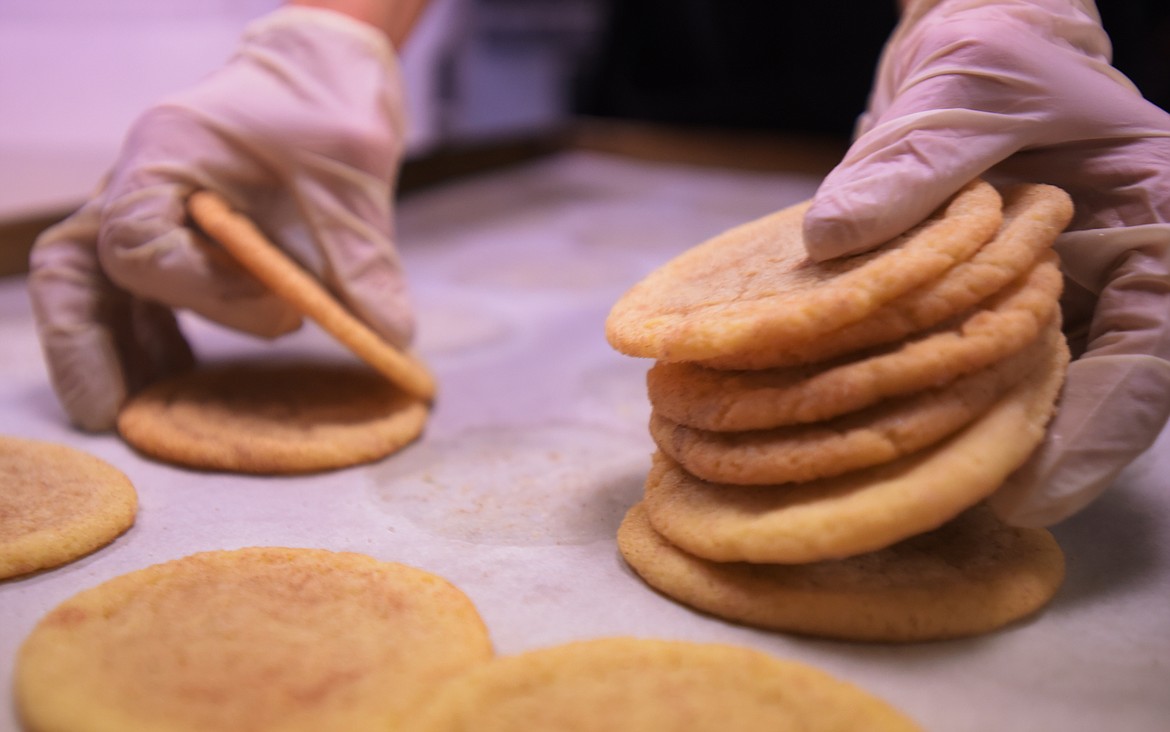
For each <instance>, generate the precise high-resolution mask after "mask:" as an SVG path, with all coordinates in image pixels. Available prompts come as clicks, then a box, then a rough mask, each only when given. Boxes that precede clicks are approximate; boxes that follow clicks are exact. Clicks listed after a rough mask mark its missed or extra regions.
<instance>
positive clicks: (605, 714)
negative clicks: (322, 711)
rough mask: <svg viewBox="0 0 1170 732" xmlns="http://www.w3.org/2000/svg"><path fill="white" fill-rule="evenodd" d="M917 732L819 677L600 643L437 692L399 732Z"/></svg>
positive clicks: (721, 651)
mask: <svg viewBox="0 0 1170 732" xmlns="http://www.w3.org/2000/svg"><path fill="white" fill-rule="evenodd" d="M797 729H799V730H804V731H805V732H820V731H821V730H824V731H825V732H828V731H829V730H837V731H844V730H867V731H869V732H883V731H893V730H906V731H909V730H917V729H919V727H918V726H917V725H915V724H914V722H912V721H911V720H910V719H909V718H907V717H906V716H905V715H904V714H902V713H901V712H899V711H897V710H895V709H894V708H893V707H892V706H890V705H889V704H887V703H886V702H884V701H882V700H880V699H878V698H876V697H874V696H872V695H871V694H869V693H867V692H865V691H863V690H861V689H859V688H857V687H856V686H853V685H852V684H849V683H847V682H844V681H841V680H839V679H837V678H835V677H833V676H830V675H829V674H827V673H825V672H823V671H820V670H818V669H816V668H813V667H810V666H807V665H804V664H800V663H796V662H793V661H782V660H780V659H777V658H773V657H771V656H769V655H766V654H764V653H762V652H760V651H756V650H752V649H749V648H742V647H738V646H732V645H724V644H716V643H691V642H685V641H668V640H653V639H642V638H623V637H618V638H600V639H596V640H588V641H578V642H574V643H568V644H565V645H561V646H554V647H552V648H544V649H540V650H535V651H529V652H527V653H524V654H520V655H516V656H508V657H500V658H497V659H495V660H493V661H492V662H491V663H490V664H488V665H486V666H482V667H480V668H478V669H475V670H473V671H471V672H470V673H467V674H465V675H463V676H461V677H459V678H457V679H455V680H454V681H452V682H451V683H449V684H447V685H446V686H444V687H443V688H441V689H439V690H438V692H437V693H436V694H435V697H434V698H433V699H432V700H431V701H430V702H429V703H428V704H427V705H426V708H425V709H423V710H422V711H421V712H420V713H419V715H418V716H417V717H416V718H414V719H412V720H411V721H410V724H408V725H407V726H406V727H404V728H403V730H404V732H456V731H457V730H476V732H516V731H517V730H558V732H625V731H627V730H628V731H629V732H648V731H650V730H670V731H671V732H728V731H729V730H735V732H755V731H756V730H760V731H761V732H762V731H763V730H769V731H772V730H797Z"/></svg>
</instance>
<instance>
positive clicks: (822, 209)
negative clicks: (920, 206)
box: [803, 184, 921, 262]
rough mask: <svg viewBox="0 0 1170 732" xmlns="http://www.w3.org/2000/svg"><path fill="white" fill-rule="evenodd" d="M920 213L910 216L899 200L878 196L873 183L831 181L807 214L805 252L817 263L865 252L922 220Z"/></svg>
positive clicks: (817, 196)
mask: <svg viewBox="0 0 1170 732" xmlns="http://www.w3.org/2000/svg"><path fill="white" fill-rule="evenodd" d="M918 214H919V212H918V211H917V210H910V211H909V213H908V215H907V212H906V211H905V207H904V206H902V205H899V202H898V201H895V200H886V199H885V198H883V197H881V196H877V195H875V194H874V192H873V190H872V188H871V187H870V186H858V185H851V186H846V187H844V188H839V187H837V186H833V185H831V184H827V185H826V186H823V187H822V189H821V190H820V191H818V192H817V194H816V197H815V198H814V199H813V201H812V203H811V205H810V206H809V209H808V211H806V212H805V215H804V221H803V235H804V246H805V251H806V253H807V254H808V256H809V258H810V259H812V260H813V261H815V262H824V261H827V260H830V259H836V258H838V257H846V256H850V255H854V254H863V253H865V252H868V251H870V250H872V249H876V248H877V247H879V246H881V245H882V244H884V243H886V242H887V241H889V240H890V239H893V238H894V237H896V236H898V235H899V234H901V233H903V232H904V231H906V230H907V229H909V228H910V227H912V226H913V225H914V224H916V223H918V220H919V219H920V218H921V217H920V216H918ZM916 217H917V218H916Z"/></svg>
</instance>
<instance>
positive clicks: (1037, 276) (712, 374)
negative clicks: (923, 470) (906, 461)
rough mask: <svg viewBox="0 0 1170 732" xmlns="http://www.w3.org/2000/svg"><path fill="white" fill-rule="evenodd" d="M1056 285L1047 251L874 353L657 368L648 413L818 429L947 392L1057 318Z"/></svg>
mask: <svg viewBox="0 0 1170 732" xmlns="http://www.w3.org/2000/svg"><path fill="white" fill-rule="evenodd" d="M1061 286H1062V278H1061V274H1060V267H1059V264H1058V262H1057V260H1056V255H1055V254H1053V253H1051V252H1048V253H1046V255H1045V256H1044V257H1042V261H1041V262H1039V263H1038V264H1037V265H1036V266H1035V267H1033V268H1032V270H1031V271H1030V272H1028V273H1027V274H1026V275H1025V276H1024V277H1023V278H1022V279H1021V280H1020V281H1018V282H1016V283H1014V284H1013V285H1011V286H1009V287H1007V288H1004V289H1003V290H1001V291H1000V292H998V293H996V294H995V295H993V296H992V297H991V298H990V299H989V300H988V301H987V302H984V303H982V304H981V305H980V306H978V307H977V308H975V309H974V310H972V311H970V312H968V313H967V314H966V315H965V317H962V318H959V319H957V320H956V321H955V322H953V323H947V324H944V325H943V326H939V327H936V328H935V329H933V330H930V331H927V332H925V333H922V334H919V335H917V336H916V337H914V338H912V339H910V340H907V341H905V342H904V343H900V344H898V345H895V346H890V347H887V348H885V349H882V350H879V351H870V352H864V353H861V354H858V355H856V356H853V357H850V358H844V359H840V360H836V361H831V362H828V363H825V364H810V365H806V366H794V367H788V368H780V369H766V370H759V371H718V370H715V369H710V368H706V367H703V366H697V365H694V364H683V363H658V364H655V366H654V367H653V368H651V369H650V371H649V372H648V373H647V375H646V385H647V393H648V395H649V397H650V403H651V404H652V405H653V406H654V410H655V411H656V412H657V413H658V414H660V415H661V416H663V417H665V418H667V419H669V420H670V421H672V422H677V423H679V424H682V425H686V426H688V427H694V428H697V429H703V430H712V431H717V432H730V431H742V430H758V429H766V428H769V427H780V426H784V425H789V424H800V423H806V422H818V421H821V420H825V419H830V418H833V417H837V416H839V415H842V414H846V413H849V412H854V411H856V410H859V409H863V408H865V407H868V406H871V405H873V404H876V403H878V402H879V401H881V400H883V399H887V398H889V397H894V396H901V395H905V394H910V393H913V392H917V391H921V390H923V389H928V388H931V387H935V386H940V385H942V384H945V383H947V382H949V381H951V380H952V379H954V378H956V377H958V376H962V375H964V374H969V373H972V372H975V371H977V370H979V369H984V368H987V367H988V366H990V365H992V364H994V363H996V362H998V361H1001V360H1003V359H1004V358H1007V357H1009V356H1010V355H1012V354H1013V353H1016V352H1018V351H1019V350H1020V349H1022V348H1024V347H1025V346H1026V345H1027V344H1028V343H1030V342H1032V341H1034V340H1035V339H1036V337H1037V335H1038V334H1039V333H1040V332H1041V331H1042V330H1043V329H1044V325H1045V323H1047V322H1049V321H1051V320H1052V318H1053V316H1054V314H1055V313H1056V311H1057V307H1058V302H1059V297H1060V291H1061Z"/></svg>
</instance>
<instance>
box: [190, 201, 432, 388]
mask: <svg viewBox="0 0 1170 732" xmlns="http://www.w3.org/2000/svg"><path fill="white" fill-rule="evenodd" d="M187 209H188V211H189V212H190V214H191V218H192V219H194V220H195V223H196V224H198V225H199V228H200V229H202V230H203V232H204V233H206V234H207V235H208V236H209V237H211V238H212V239H213V240H215V241H216V242H217V243H219V244H220V245H221V246H223V248H224V249H226V250H227V251H228V253H230V254H231V255H232V257H233V258H234V259H235V260H236V261H238V262H239V263H240V264H241V265H242V266H243V267H244V268H245V269H247V270H248V271H249V272H250V273H251V274H252V275H253V276H255V277H256V279H258V280H260V282H261V283H263V284H264V285H265V286H266V287H268V288H269V289H270V290H272V291H273V292H275V293H276V294H277V295H278V296H279V297H281V298H283V299H284V300H285V301H287V302H288V303H290V304H291V305H292V306H293V307H295V308H297V310H299V311H300V312H301V313H303V314H304V315H305V316H307V317H309V318H311V319H312V320H314V321H315V322H317V323H318V324H319V325H320V326H321V327H322V328H323V329H324V330H325V331H326V332H327V333H329V334H330V335H332V336H333V337H334V338H336V339H337V340H338V341H339V342H341V343H342V344H343V345H344V346H345V347H347V348H349V349H350V350H351V351H353V352H354V353H355V354H357V356H358V357H359V358H361V359H362V360H363V361H365V362H366V363H368V364H370V365H371V366H373V367H374V368H375V369H377V370H378V371H379V372H380V373H382V374H383V375H384V376H385V377H386V378H388V379H390V380H391V381H393V382H394V383H395V384H397V385H398V386H399V387H401V388H402V389H403V390H404V391H406V392H407V393H409V394H411V395H412V396H415V397H417V398H419V399H425V400H430V399H432V398H433V397H434V395H435V379H434V377H433V376H432V375H431V373H430V371H429V370H428V369H427V367H426V365H425V364H424V363H423V362H422V361H420V360H419V359H418V358H417V357H416V356H415V355H413V354H412V353H409V352H406V351H400V350H398V349H397V348H395V347H394V346H392V345H390V344H389V343H387V342H386V341H385V339H383V338H382V337H381V336H379V335H378V334H377V333H375V332H374V331H373V330H371V329H370V328H369V326H367V325H366V324H365V323H363V322H362V321H360V320H358V319H357V318H356V317H354V316H353V315H352V314H350V312H349V311H348V310H346V309H345V308H344V307H343V306H342V305H341V304H340V303H339V302H338V301H337V299H336V298H334V297H333V295H331V294H330V293H329V292H328V291H327V290H326V289H325V288H324V287H322V286H321V283H319V282H318V281H317V280H315V279H314V278H313V277H311V276H310V275H309V274H308V273H307V272H305V270H303V269H302V268H301V267H300V266H299V265H297V263H296V262H294V261H293V260H292V259H290V258H289V257H288V256H287V255H285V254H284V252H282V251H281V250H280V248H279V247H277V246H276V245H274V244H272V243H271V242H270V241H268V239H267V238H265V236H264V234H263V233H261V232H260V230H259V229H257V228H256V225H255V224H253V223H252V222H251V221H250V220H249V219H248V218H247V217H246V216H244V215H242V214H240V213H238V212H236V211H233V210H232V208H231V205H230V204H228V202H227V201H225V200H224V199H223V198H221V197H220V196H219V195H218V194H216V193H213V192H211V191H197V192H195V193H193V194H192V195H191V197H190V198H188V199H187Z"/></svg>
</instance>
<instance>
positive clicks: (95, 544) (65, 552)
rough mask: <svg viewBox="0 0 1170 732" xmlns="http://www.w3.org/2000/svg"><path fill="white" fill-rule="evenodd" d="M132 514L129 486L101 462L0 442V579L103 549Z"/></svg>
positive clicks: (54, 448)
mask: <svg viewBox="0 0 1170 732" xmlns="http://www.w3.org/2000/svg"><path fill="white" fill-rule="evenodd" d="M137 512H138V494H137V492H136V491H135V490H134V486H133V485H132V484H131V482H130V479H129V478H127V477H126V475H125V474H124V473H122V471H120V470H118V469H117V468H115V467H114V466H112V465H110V464H109V463H107V462H105V461H104V460H101V459H100V458H98V457H95V456H93V455H90V454H88V453H85V452H82V451H81V450H77V449H75V448H72V447H68V446H66V445H58V444H55V443H52V442H45V441H41V440H29V439H23V438H18V437H4V436H0V579H4V578H7V577H15V576H18V575H22V574H27V573H29V572H35V571H37V570H42V569H50V568H52V567H57V566H60V565H62V564H66V563H67V562H71V561H73V560H75V559H78V558H79V557H82V556H85V555H86V554H89V553H90V552H93V551H95V550H96V549H99V548H101V547H103V546H106V545H107V544H109V543H110V542H112V541H113V540H114V539H116V538H117V537H118V536H119V535H121V534H122V533H123V532H125V531H126V530H127V529H129V528H130V526H131V525H133V523H134V519H135V516H136V514H137Z"/></svg>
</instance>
